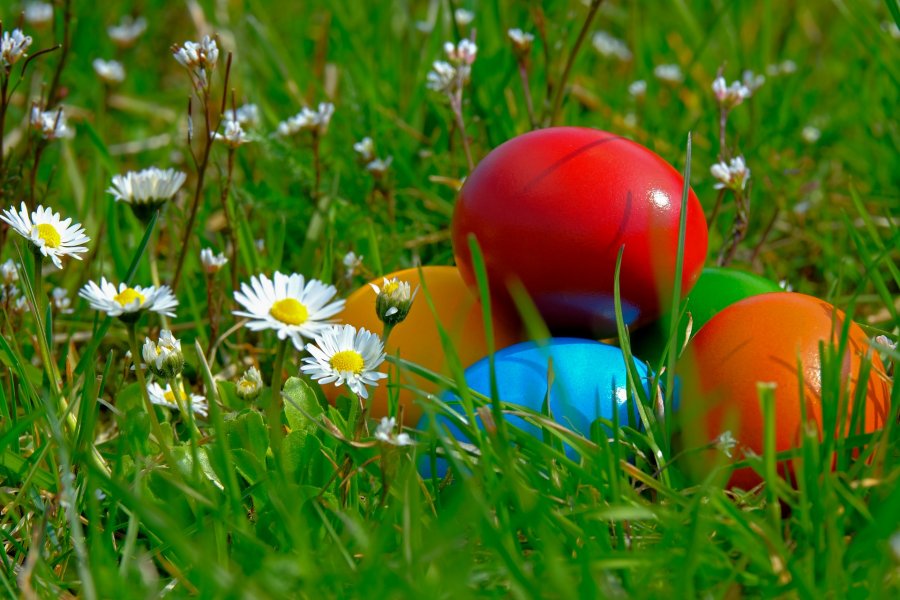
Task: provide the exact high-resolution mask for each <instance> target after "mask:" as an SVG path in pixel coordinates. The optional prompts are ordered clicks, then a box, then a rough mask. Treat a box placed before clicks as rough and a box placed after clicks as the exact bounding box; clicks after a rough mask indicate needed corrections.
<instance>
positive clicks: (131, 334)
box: [125, 321, 176, 467]
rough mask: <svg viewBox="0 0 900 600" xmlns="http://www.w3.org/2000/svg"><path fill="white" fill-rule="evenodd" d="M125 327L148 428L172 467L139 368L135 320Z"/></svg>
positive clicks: (142, 374) (173, 460)
mask: <svg viewBox="0 0 900 600" xmlns="http://www.w3.org/2000/svg"><path fill="white" fill-rule="evenodd" d="M125 327H126V328H127V329H128V344H129V345H130V346H131V362H133V363H134V372H135V374H136V375H137V380H138V385H139V386H140V388H141V397H143V399H144V408H146V410H147V413H148V415H149V416H150V429H151V431H152V432H153V436H154V437H155V438H156V443H157V444H158V445H159V449H160V450H161V451H162V453H163V457H164V458H165V459H166V462H167V463H169V465H170V466H172V467H174V466H175V465H176V462H175V457H173V456H172V453H171V452H170V451H169V447H168V446H166V444H165V439H164V438H163V432H162V427H160V425H159V419H157V418H156V409H155V408H154V407H153V403H152V402H151V401H150V393H149V392H148V391H147V380H146V379H145V378H144V370H143V369H142V368H141V362H140V361H141V358H140V357H141V349H140V347H139V346H138V341H137V321H133V322H131V323H127V322H126V323H125ZM173 394H174V391H173Z"/></svg>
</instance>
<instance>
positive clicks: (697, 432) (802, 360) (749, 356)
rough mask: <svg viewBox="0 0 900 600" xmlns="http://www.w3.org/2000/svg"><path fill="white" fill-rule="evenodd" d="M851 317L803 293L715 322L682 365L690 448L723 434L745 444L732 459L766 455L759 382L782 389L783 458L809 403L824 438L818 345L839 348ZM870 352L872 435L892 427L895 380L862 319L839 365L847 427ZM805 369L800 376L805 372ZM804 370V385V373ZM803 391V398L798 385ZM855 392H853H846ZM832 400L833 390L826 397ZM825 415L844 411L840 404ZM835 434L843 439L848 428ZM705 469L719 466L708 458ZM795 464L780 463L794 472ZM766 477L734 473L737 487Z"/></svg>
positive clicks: (751, 302)
mask: <svg viewBox="0 0 900 600" xmlns="http://www.w3.org/2000/svg"><path fill="white" fill-rule="evenodd" d="M845 319H846V317H845V315H844V313H843V312H841V311H840V310H838V309H836V308H834V307H833V306H832V305H830V304H828V303H827V302H824V301H822V300H819V299H818V298H813V297H811V296H806V295H804V294H795V293H789V292H774V293H769V294H763V295H760V296H754V297H752V298H747V299H745V300H742V301H740V302H738V303H736V304H733V305H731V306H729V307H728V308H726V309H725V310H723V311H722V312H720V313H718V314H717V315H716V316H714V317H713V318H712V319H711V320H710V321H709V322H708V323H707V324H706V325H704V327H703V328H702V329H701V330H700V331H699V332H698V333H697V335H696V336H695V337H694V338H693V340H692V341H691V343H690V345H689V346H688V348H687V350H686V352H685V354H684V355H683V356H682V359H681V361H680V362H679V365H678V372H679V374H680V375H681V377H682V378H683V385H684V391H683V394H682V400H681V407H680V409H679V411H680V419H681V422H682V424H683V435H684V439H683V442H684V443H685V445H686V447H687V448H697V447H701V446H705V445H707V444H709V443H711V442H713V441H714V440H716V438H717V437H718V436H719V435H720V434H722V433H723V432H725V431H731V433H732V436H733V438H734V439H735V440H736V441H737V446H736V447H735V448H734V452H733V456H734V460H742V459H743V458H745V455H749V454H751V452H750V451H752V452H753V453H756V454H758V455H762V453H763V436H764V433H763V432H764V419H763V414H762V409H761V406H760V401H759V395H758V391H757V383H758V382H767V383H773V384H775V391H774V394H775V437H776V440H775V447H776V450H777V451H778V452H781V451H785V450H789V449H791V448H795V447H797V446H798V445H799V443H800V436H801V427H802V413H801V401H802V402H803V403H804V404H805V406H806V415H807V419H809V420H813V421H815V423H816V425H817V426H818V428H819V433H820V434H821V433H822V428H823V425H822V419H823V417H822V415H823V405H822V403H823V400H822V373H821V368H820V358H819V344H820V343H822V344H824V346H825V347H826V348H828V347H829V346H832V345H833V348H832V350H831V351H832V352H836V348H837V344H838V342H839V340H840V336H841V332H842V328H843V327H844V322H845ZM867 354H870V355H871V361H872V368H871V370H870V371H869V375H868V380H867V382H866V406H865V419H864V421H865V422H864V424H863V426H864V429H865V431H866V432H867V433H868V432H872V431H875V430H877V429H879V428H881V427H883V426H884V424H885V422H886V419H887V415H888V411H889V397H890V385H891V384H890V380H889V379H888V377H887V375H886V373H885V369H884V365H883V364H882V363H881V360H880V359H879V358H878V355H877V354H873V353H872V351H871V349H870V346H869V344H868V338H867V337H866V334H865V333H864V332H863V330H862V328H860V327H859V325H857V324H856V323H852V322H851V323H850V326H849V335H848V340H847V351H846V353H845V354H844V357H843V359H842V361H841V384H842V392H841V397H842V398H849V401H847V403H848V405H849V406H848V409H847V412H846V415H845V418H844V419H843V420H840V421H838V423H844V424H845V425H844V429H843V431H844V432H848V431H849V421H850V415H852V414H853V398H854V394H855V391H856V385H857V380H858V377H859V372H860V364H861V362H862V360H863V358H864V357H865V356H866V355H867ZM798 369H799V371H798ZM798 372H802V381H800V378H799V377H798ZM801 386H802V389H803V392H802V398H801V392H800V389H801ZM846 394H849V395H846ZM825 397H826V401H828V402H833V401H834V398H835V397H836V396H835V394H833V393H829V394H826V396H825ZM829 408H831V411H825V414H830V413H835V412H837V411H836V409H835V408H834V407H829ZM834 431H835V432H836V433H839V432H840V431H841V430H840V426H839V425H836V426H835V429H834ZM702 456H703V457H704V459H703V460H702V462H703V463H705V464H704V465H702V469H701V470H708V468H709V462H710V461H711V460H712V459H711V457H710V454H709V453H704V454H702ZM792 470H793V469H792V468H791V467H790V466H789V465H784V464H780V465H779V471H780V472H781V473H782V474H783V475H788V476H789V475H790V473H791V472H792ZM760 481H761V478H760V477H759V475H757V473H756V472H755V471H754V470H753V469H751V468H749V467H746V468H742V469H737V470H735V471H734V472H733V474H732V476H731V479H730V480H729V485H730V486H733V487H739V488H742V489H750V488H751V487H753V486H755V485H756V484H758V483H760Z"/></svg>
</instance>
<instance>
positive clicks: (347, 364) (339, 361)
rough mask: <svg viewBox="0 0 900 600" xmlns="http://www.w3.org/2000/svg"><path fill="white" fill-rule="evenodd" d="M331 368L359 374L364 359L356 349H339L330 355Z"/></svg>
mask: <svg viewBox="0 0 900 600" xmlns="http://www.w3.org/2000/svg"><path fill="white" fill-rule="evenodd" d="M330 362H331V368H332V369H334V370H335V371H339V372H345V371H350V372H351V373H356V374H357V375H359V374H360V373H362V370H363V367H365V366H366V361H364V360H363V357H362V354H360V353H359V352H357V351H356V350H341V351H340V352H338V353H337V354H335V355H334V356H332V357H331V361H330Z"/></svg>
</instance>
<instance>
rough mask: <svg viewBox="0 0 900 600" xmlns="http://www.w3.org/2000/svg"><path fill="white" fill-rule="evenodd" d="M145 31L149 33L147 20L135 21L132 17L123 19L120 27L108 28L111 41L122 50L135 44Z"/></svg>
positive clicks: (107, 31) (140, 18)
mask: <svg viewBox="0 0 900 600" xmlns="http://www.w3.org/2000/svg"><path fill="white" fill-rule="evenodd" d="M145 31H147V19H145V18H144V17H138V18H137V19H134V18H132V17H131V15H125V16H124V17H122V20H121V21H119V24H118V25H110V26H109V27H107V28H106V33H108V34H109V37H110V39H112V41H113V42H115V43H116V45H117V46H119V47H120V48H127V47H128V46H131V45H132V44H134V43H135V42H136V41H137V39H138V38H139V37H141V35H143V33H144V32H145Z"/></svg>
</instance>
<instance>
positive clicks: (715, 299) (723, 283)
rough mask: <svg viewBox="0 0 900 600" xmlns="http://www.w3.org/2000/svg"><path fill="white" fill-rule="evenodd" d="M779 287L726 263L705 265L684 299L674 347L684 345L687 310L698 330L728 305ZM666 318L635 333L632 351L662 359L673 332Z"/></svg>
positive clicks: (653, 360) (650, 357)
mask: <svg viewBox="0 0 900 600" xmlns="http://www.w3.org/2000/svg"><path fill="white" fill-rule="evenodd" d="M779 291H781V288H780V287H779V286H778V284H777V283H775V282H774V281H771V280H769V279H766V278H764V277H760V276H759V275H754V274H753V273H747V272H746V271H739V270H737V269H729V268H725V267H706V268H705V269H703V271H702V272H701V273H700V277H699V278H698V279H697V283H696V284H694V287H693V288H692V289H691V291H690V293H689V294H688V296H687V298H686V299H685V305H684V311H685V312H684V317H683V318H682V319H681V322H680V323H679V324H678V326H677V328H676V329H677V331H678V342H677V346H676V347H675V350H676V351H679V350H680V349H681V348H682V347H683V346H684V341H685V337H686V334H687V327H688V316H687V315H688V313H690V316H691V319H690V324H691V331H692V332H693V333H696V332H697V331H699V330H700V328H701V327H703V326H704V325H705V324H706V322H707V321H709V320H710V319H711V318H712V317H713V315H715V314H716V313H718V312H719V311H721V310H722V309H724V308H725V307H727V306H731V305H732V304H734V303H735V302H737V301H739V300H743V299H744V298H749V297H751V296H758V295H760V294H767V293H769V292H779ZM664 317H665V316H664ZM665 322H666V319H665V318H663V319H660V320H658V321H656V322H654V323H651V324H650V325H648V326H647V327H644V328H643V329H641V330H640V331H636V332H635V333H634V336H633V337H632V351H633V352H634V354H635V355H636V356H639V357H641V358H642V359H644V360H646V361H648V362H649V363H650V364H655V363H656V362H658V361H659V360H660V359H662V355H663V351H664V350H665V347H666V342H667V341H668V339H669V336H670V332H669V330H668V329H667V327H666V326H665V324H664V323H665Z"/></svg>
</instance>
